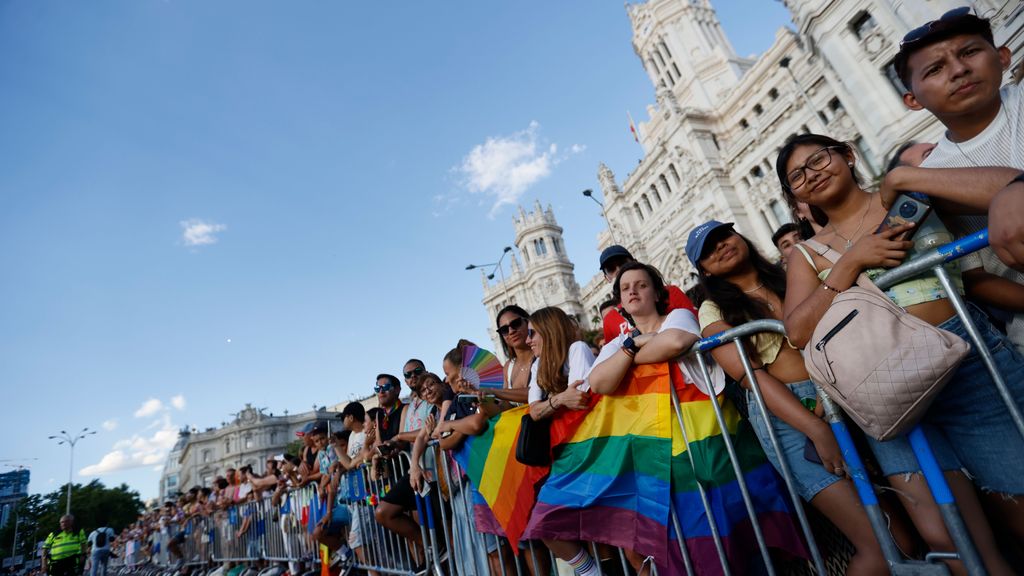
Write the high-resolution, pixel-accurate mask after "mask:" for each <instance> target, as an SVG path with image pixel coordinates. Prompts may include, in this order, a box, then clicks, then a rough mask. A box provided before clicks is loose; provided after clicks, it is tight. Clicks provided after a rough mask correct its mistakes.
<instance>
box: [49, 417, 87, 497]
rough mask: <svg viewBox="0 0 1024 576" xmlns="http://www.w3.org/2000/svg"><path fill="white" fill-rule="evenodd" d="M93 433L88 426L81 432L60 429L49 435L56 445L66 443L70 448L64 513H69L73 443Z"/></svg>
mask: <svg viewBox="0 0 1024 576" xmlns="http://www.w3.org/2000/svg"><path fill="white" fill-rule="evenodd" d="M95 433H96V431H95V430H89V428H82V431H81V432H78V433H77V434H74V435H72V434H68V432H67V431H66V430H61V431H60V434H57V435H54V436H50V440H56V441H57V445H58V446H59V445H61V444H67V445H68V447H69V448H70V449H71V450H70V452H71V456H70V458H69V459H68V506H67V512H66V514H71V478H72V474H73V473H74V471H75V444H78V441H79V440H81V439H82V438H85V437H86V436H92V435H93V434H95Z"/></svg>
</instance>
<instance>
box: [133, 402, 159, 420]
mask: <svg viewBox="0 0 1024 576" xmlns="http://www.w3.org/2000/svg"><path fill="white" fill-rule="evenodd" d="M163 408H164V403H163V402H161V401H160V400H157V399H156V398H150V399H149V400H146V401H145V402H143V403H142V406H139V409H138V410H136V411H135V417H136V418H145V417H146V416H152V415H153V414H156V413H157V412H159V411H161V410H163Z"/></svg>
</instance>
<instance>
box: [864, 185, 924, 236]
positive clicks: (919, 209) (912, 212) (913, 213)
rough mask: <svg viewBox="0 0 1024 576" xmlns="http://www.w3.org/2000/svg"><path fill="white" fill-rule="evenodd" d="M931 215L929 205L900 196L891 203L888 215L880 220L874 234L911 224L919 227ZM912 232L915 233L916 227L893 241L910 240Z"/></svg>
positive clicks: (903, 195) (906, 196) (909, 197)
mask: <svg viewBox="0 0 1024 576" xmlns="http://www.w3.org/2000/svg"><path fill="white" fill-rule="evenodd" d="M931 213H932V206H931V204H929V203H927V202H925V201H924V200H921V199H919V198H914V197H912V196H910V195H908V194H900V195H899V196H897V197H896V201H895V202H893V203H892V207H891V208H889V213H888V214H886V215H885V220H882V224H881V225H880V226H879V227H878V230H875V234H878V233H879V232H885V231H886V230H889V229H892V228H895V227H897V226H901V225H903V224H909V223H911V222H912V223H914V224H917V225H920V224H921V223H922V222H924V220H925V218H927V217H928V215H929V214H931ZM914 232H917V226H915V227H914V228H911V229H910V230H907V231H906V232H904V233H903V234H901V235H900V236H898V237H896V238H894V240H910V239H911V238H912V237H913V236H914Z"/></svg>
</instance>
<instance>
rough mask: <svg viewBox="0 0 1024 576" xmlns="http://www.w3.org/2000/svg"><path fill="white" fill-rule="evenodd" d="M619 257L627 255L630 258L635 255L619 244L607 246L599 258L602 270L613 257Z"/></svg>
mask: <svg viewBox="0 0 1024 576" xmlns="http://www.w3.org/2000/svg"><path fill="white" fill-rule="evenodd" d="M619 257H626V258H629V259H630V260H632V259H633V255H632V254H630V253H629V250H626V249H625V248H623V247H622V246H619V245H618V244H612V245H611V246H609V247H607V248H605V249H604V251H603V252H601V258H600V259H599V260H598V263H599V264H600V266H601V270H602V271H604V267H605V264H607V263H608V261H609V260H611V259H612V258H619Z"/></svg>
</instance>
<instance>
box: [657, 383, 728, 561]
mask: <svg viewBox="0 0 1024 576" xmlns="http://www.w3.org/2000/svg"><path fill="white" fill-rule="evenodd" d="M668 391H669V397H670V398H672V411H673V412H675V414H676V420H678V422H679V431H680V434H681V435H682V437H683V443H684V444H686V446H687V449H686V456H687V458H688V459H689V460H690V470H692V471H693V479H694V482H695V483H696V484H697V493H698V494H700V502H701V505H703V506H704V513H705V514H706V515H707V517H708V529H709V530H710V531H711V540H712V541H713V542H714V543H715V551H716V552H717V553H718V561H719V563H720V564H721V565H722V572H723V574H724V575H725V576H729V575H730V574H732V568H731V567H730V566H729V560H728V558H727V557H726V555H725V546H724V545H723V544H722V536H721V534H720V533H719V531H718V522H717V521H715V515H714V513H713V511H712V510H711V502H710V501H709V500H708V493H707V490H706V489H705V488H704V483H703V482H702V481H701V480H700V478H699V477H698V476H699V475H698V474H697V463H696V462H695V461H694V459H693V452H692V451H690V449H689V446H690V437H689V434H687V433H686V424H685V423H684V422H683V412H682V410H681V408H680V405H679V396H677V395H676V388H675V386H672V385H669V387H668ZM669 515H670V516H671V517H672V518H673V519H674V521H675V524H676V534H677V535H678V536H679V551H680V552H681V553H682V556H683V566H684V567H685V568H686V573H687V574H690V575H691V576H693V575H694V574H695V572H694V571H693V561H692V560H691V559H690V551H689V549H687V547H686V535H685V534H683V530H682V524H681V523H680V522H679V514H678V513H677V512H676V509H675V502H674V500H673V499H669Z"/></svg>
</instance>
